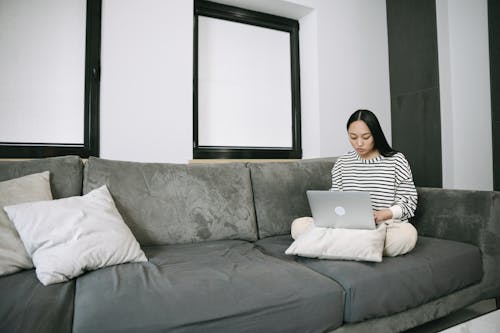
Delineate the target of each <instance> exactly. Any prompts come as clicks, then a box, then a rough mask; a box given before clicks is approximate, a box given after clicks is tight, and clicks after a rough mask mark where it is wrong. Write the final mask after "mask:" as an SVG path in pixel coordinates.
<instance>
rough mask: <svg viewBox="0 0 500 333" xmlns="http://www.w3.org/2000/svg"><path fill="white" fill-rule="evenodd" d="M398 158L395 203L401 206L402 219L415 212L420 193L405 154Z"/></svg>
mask: <svg viewBox="0 0 500 333" xmlns="http://www.w3.org/2000/svg"><path fill="white" fill-rule="evenodd" d="M398 155H399V156H397V158H396V165H395V172H396V184H395V185H396V193H395V202H394V204H395V205H397V206H399V207H401V219H408V218H410V217H412V216H413V215H414V214H415V209H416V208H417V201H418V195H417V190H416V189H415V184H414V183H413V176H412V173H411V169H410V164H409V163H408V161H407V160H406V158H405V157H404V155H403V154H398Z"/></svg>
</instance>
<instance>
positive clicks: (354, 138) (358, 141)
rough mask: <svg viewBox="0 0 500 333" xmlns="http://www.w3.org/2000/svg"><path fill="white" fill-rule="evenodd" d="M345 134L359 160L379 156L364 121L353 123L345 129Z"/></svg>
mask: <svg viewBox="0 0 500 333" xmlns="http://www.w3.org/2000/svg"><path fill="white" fill-rule="evenodd" d="M347 134H348V135H349V142H350V143H351V145H352V147H353V148H354V149H355V150H356V152H357V153H358V155H359V156H360V157H361V158H363V159H365V160H368V159H372V158H374V157H376V156H378V155H379V152H378V150H377V149H375V142H374V140H373V136H372V133H371V132H370V129H369V128H368V126H367V125H366V123H365V122H364V121H362V120H356V121H353V122H352V123H351V124H350V125H349V128H348V129H347Z"/></svg>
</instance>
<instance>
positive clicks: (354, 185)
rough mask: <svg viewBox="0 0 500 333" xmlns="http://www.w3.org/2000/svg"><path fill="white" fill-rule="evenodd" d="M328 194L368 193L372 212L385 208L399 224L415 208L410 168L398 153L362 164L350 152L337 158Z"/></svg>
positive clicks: (361, 160)
mask: <svg viewBox="0 0 500 333" xmlns="http://www.w3.org/2000/svg"><path fill="white" fill-rule="evenodd" d="M331 191H365V192H370V197H371V201H372V207H373V209H374V210H381V209H385V208H389V209H391V211H392V213H393V218H394V219H396V220H398V219H399V220H401V222H407V221H408V218H410V217H412V216H413V214H414V212H415V209H416V208H417V191H416V189H415V185H414V184H413V177H412V174H411V169H410V165H409V164H408V161H407V160H406V158H405V157H404V155H403V154H401V153H396V154H395V155H394V156H391V157H384V156H382V155H379V156H378V157H376V158H373V159H370V160H364V159H362V158H361V157H360V156H359V155H358V154H357V153H356V152H355V151H351V152H349V153H347V154H345V155H343V156H341V157H339V159H338V160H337V162H336V163H335V165H334V166H333V169H332V188H331Z"/></svg>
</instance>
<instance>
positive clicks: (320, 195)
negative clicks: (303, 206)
mask: <svg viewBox="0 0 500 333" xmlns="http://www.w3.org/2000/svg"><path fill="white" fill-rule="evenodd" d="M306 193H307V199H308V200H309V206H310V207H311V212H312V216H313V219H314V224H316V226H318V227H326V228H344V229H375V219H374V217H373V209H372V205H371V200H370V194H369V193H368V192H342V191H335V192H331V191H307V192H306Z"/></svg>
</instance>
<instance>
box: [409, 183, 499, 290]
mask: <svg viewBox="0 0 500 333" xmlns="http://www.w3.org/2000/svg"><path fill="white" fill-rule="evenodd" d="M417 191H418V196H419V198H420V202H419V206H418V207H417V210H416V211H415V217H414V218H413V219H412V223H413V225H414V226H415V227H416V228H417V230H418V233H419V235H424V236H429V237H436V238H445V239H450V240H456V241H459V242H464V243H468V244H473V245H476V246H478V247H479V248H480V250H481V253H482V256H483V267H484V272H485V274H484V277H483V280H482V281H481V285H482V286H481V296H482V297H483V298H484V299H487V298H492V297H498V295H500V279H499V278H498V277H499V276H500V223H499V222H498V221H500V192H494V191H470V190H446V189H437V188H425V187H422V188H417Z"/></svg>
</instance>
